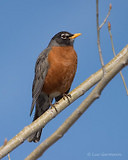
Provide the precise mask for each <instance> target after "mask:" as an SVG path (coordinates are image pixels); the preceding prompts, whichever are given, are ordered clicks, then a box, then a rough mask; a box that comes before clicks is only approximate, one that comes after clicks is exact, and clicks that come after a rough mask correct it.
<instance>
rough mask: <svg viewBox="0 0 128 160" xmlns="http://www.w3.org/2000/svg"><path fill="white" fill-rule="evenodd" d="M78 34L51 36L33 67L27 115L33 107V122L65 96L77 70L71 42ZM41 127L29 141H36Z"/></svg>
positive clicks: (38, 138)
mask: <svg viewBox="0 0 128 160" xmlns="http://www.w3.org/2000/svg"><path fill="white" fill-rule="evenodd" d="M80 35H81V33H75V34H72V33H69V32H67V31H61V32H59V33H57V34H56V35H54V36H53V38H52V39H51V41H50V42H49V44H48V47H47V48H46V49H44V50H43V51H42V52H41V53H40V55H39V57H38V59H37V61H36V65H35V76H34V80H33V86H32V105H31V110H30V116H31V114H32V112H33V109H34V107H35V115H34V119H33V121H35V120H36V119H37V118H38V117H40V116H41V115H42V114H43V113H44V112H45V111H47V110H48V109H49V107H50V106H54V105H52V101H53V99H54V98H55V102H58V101H59V100H60V99H61V98H62V97H64V96H66V95H68V93H69V90H70V88H71V84H72V82H73V79H74V76H75V73H76V69H77V54H76V52H75V50H74V47H73V44H74V39H75V38H76V37H78V36H80ZM41 133H42V128H41V129H39V130H38V131H37V132H35V133H33V134H32V135H31V136H30V137H29V138H28V141H29V142H32V141H33V142H35V143H36V142H39V140H40V137H41Z"/></svg>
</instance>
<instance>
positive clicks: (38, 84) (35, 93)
mask: <svg viewBox="0 0 128 160" xmlns="http://www.w3.org/2000/svg"><path fill="white" fill-rule="evenodd" d="M49 50H50V48H46V49H45V50H44V51H43V52H42V53H41V54H40V55H39V57H38V59H37V61H36V66H35V77H34V80H33V86H32V98H33V100H32V105H31V111H30V115H31V114H32V111H33V109H34V106H35V103H36V101H37V99H38V97H39V95H40V93H41V90H42V88H43V84H44V80H45V77H46V74H47V72H48V67H49V64H48V53H49Z"/></svg>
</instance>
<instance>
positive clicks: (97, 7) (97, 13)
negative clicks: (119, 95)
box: [96, 0, 105, 75]
mask: <svg viewBox="0 0 128 160" xmlns="http://www.w3.org/2000/svg"><path fill="white" fill-rule="evenodd" d="M98 4H99V2H98V0H96V22H97V45H98V50H99V56H100V62H101V66H102V69H103V75H104V74H105V69H104V61H103V57H102V51H101V46H100V28H99V5H98Z"/></svg>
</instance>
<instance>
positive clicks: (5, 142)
mask: <svg viewBox="0 0 128 160" xmlns="http://www.w3.org/2000/svg"><path fill="white" fill-rule="evenodd" d="M7 143H8V140H7V138H5V140H4V145H3V146H5V145H6V144H7ZM8 159H9V160H11V157H10V154H9V153H8Z"/></svg>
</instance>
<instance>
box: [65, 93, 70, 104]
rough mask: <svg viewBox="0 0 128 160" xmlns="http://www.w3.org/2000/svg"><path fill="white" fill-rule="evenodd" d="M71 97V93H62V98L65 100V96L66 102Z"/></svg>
mask: <svg viewBox="0 0 128 160" xmlns="http://www.w3.org/2000/svg"><path fill="white" fill-rule="evenodd" d="M71 97H72V96H71V94H66V93H64V94H63V99H64V100H65V98H67V100H68V103H70V99H69V98H71Z"/></svg>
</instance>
